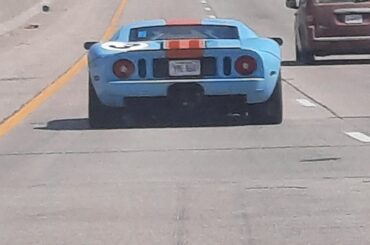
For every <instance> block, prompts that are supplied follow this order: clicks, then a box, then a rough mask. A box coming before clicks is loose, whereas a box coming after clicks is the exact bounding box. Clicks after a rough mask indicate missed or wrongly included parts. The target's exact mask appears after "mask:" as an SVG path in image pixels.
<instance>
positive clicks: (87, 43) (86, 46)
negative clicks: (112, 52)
mask: <svg viewBox="0 0 370 245" xmlns="http://www.w3.org/2000/svg"><path fill="white" fill-rule="evenodd" d="M97 43H98V42H85V43H84V49H85V50H89V49H90V48H91V47H92V46H93V45H95V44H97Z"/></svg>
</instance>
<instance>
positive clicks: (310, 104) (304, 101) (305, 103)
mask: <svg viewBox="0 0 370 245" xmlns="http://www.w3.org/2000/svg"><path fill="white" fill-rule="evenodd" d="M296 101H297V102H298V103H299V104H301V105H302V106H304V107H316V106H317V105H316V104H315V103H313V102H311V101H309V100H307V99H297V100H296Z"/></svg>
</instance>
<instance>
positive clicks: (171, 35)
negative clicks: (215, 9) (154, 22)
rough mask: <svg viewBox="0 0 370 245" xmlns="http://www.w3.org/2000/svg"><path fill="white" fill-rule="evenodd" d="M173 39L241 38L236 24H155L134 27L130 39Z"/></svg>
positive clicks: (133, 40) (134, 40)
mask: <svg viewBox="0 0 370 245" xmlns="http://www.w3.org/2000/svg"><path fill="white" fill-rule="evenodd" d="M171 39H239V32H238V28H237V27H235V26H215V25H194V26H153V27H142V28H136V29H132V30H131V33H130V41H131V42H137V41H155V40H171Z"/></svg>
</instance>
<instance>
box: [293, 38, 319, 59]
mask: <svg viewBox="0 0 370 245" xmlns="http://www.w3.org/2000/svg"><path fill="white" fill-rule="evenodd" d="M300 39H301V38H300ZM301 47H302V48H301V49H299V46H298V40H297V39H296V45H295V50H296V51H295V53H296V61H297V63H298V64H300V65H310V64H313V63H314V62H315V56H314V54H313V52H312V51H311V50H308V49H305V48H304V47H303V45H301Z"/></svg>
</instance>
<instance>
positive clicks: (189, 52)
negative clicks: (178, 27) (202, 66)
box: [165, 39, 205, 59]
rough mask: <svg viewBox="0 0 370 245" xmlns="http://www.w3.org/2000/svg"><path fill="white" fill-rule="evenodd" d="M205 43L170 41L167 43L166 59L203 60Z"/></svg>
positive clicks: (201, 41) (195, 40)
mask: <svg viewBox="0 0 370 245" xmlns="http://www.w3.org/2000/svg"><path fill="white" fill-rule="evenodd" d="M204 48H205V41H204V40H198V39H191V40H169V41H167V42H165V49H166V57H167V58H169V59H189V58H201V57H203V56H204Z"/></svg>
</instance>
